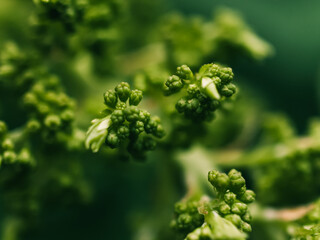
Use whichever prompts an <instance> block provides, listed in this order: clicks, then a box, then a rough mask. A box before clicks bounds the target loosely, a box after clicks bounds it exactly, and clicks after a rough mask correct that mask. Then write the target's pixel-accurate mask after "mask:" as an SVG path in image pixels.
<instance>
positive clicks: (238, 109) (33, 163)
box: [0, 0, 320, 240]
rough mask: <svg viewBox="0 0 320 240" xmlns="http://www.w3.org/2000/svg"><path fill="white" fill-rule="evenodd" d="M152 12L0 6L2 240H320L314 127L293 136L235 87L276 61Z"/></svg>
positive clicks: (236, 20)
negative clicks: (91, 239) (299, 210)
mask: <svg viewBox="0 0 320 240" xmlns="http://www.w3.org/2000/svg"><path fill="white" fill-rule="evenodd" d="M160 6H162V2H161V1H160V0H155V1H150V0H149V1H148V0H128V1H124V0H108V1H104V0H34V1H22V0H3V1H0V26H1V29H2V30H1V34H0V47H1V51H0V119H1V121H0V208H1V209H0V210H1V213H2V214H1V218H0V222H1V226H0V239H3V240H13V239H14V240H24V239H39V238H41V239H43V238H46V237H47V235H45V234H48V236H49V237H48V238H50V236H51V235H52V236H51V238H56V235H54V234H52V232H51V231H55V232H57V233H56V234H57V235H59V237H60V238H61V236H62V238H66V239H68V238H72V239H73V238H76V239H84V238H88V236H92V234H94V236H95V238H97V239H100V238H102V239H105V238H106V236H107V238H110V239H132V240H136V239H138V240H162V239H186V240H200V239H201V240H204V239H206V240H214V239H230V240H231V239H238V240H244V239H249V238H250V239H253V240H255V239H259V240H265V239H266V238H268V237H269V238H270V239H275V240H283V239H288V238H290V239H292V240H304V239H306V240H309V239H318V238H319V224H320V223H319V219H320V218H319V203H318V202H315V203H311V204H310V202H314V201H315V199H318V197H319V193H320V185H319V182H320V178H319V176H320V174H319V173H320V162H319V159H320V151H319V146H320V144H319V137H320V130H319V129H320V127H319V126H320V123H319V122H320V121H319V120H317V119H314V120H313V122H312V124H311V127H310V131H309V132H308V133H307V134H306V135H305V136H299V135H298V132H299V131H297V130H295V129H294V128H293V127H292V126H291V122H292V121H291V119H288V118H286V117H285V116H284V115H283V114H281V113H280V114H270V113H269V111H268V112H267V113H266V110H265V106H264V105H263V104H261V101H260V100H259V99H258V97H257V96H258V95H259V94H260V92H258V91H256V89H254V88H253V86H249V84H247V83H246V81H245V80H244V79H245V78H247V77H250V76H252V75H253V74H255V73H256V72H255V71H253V70H252V69H254V68H255V67H256V66H255V61H260V60H263V59H265V58H266V57H268V56H270V55H272V53H273V48H272V47H271V46H270V45H269V44H268V43H267V42H265V41H264V40H263V39H261V38H260V37H259V36H257V34H255V33H254V31H253V30H252V29H251V28H250V27H249V26H248V24H247V23H245V21H244V20H243V18H242V17H241V16H240V14H239V13H237V12H234V11H232V10H229V9H220V10H219V9H218V10H215V11H214V14H213V18H212V19H211V20H205V19H204V18H202V17H201V16H184V15H182V14H180V13H172V12H169V13H164V12H162V10H163V9H164V10H167V9H166V7H164V8H162V7H160ZM163 6H164V5H163ZM162 13H163V14H162ZM7 19H8V21H6V20H7ZM244 56H246V58H244ZM248 59H249V60H250V65H248V62H247V60H248ZM208 62H209V64H205V63H208ZM213 62H214V63H213ZM244 65H248V66H249V67H248V68H247V69H250V71H252V72H250V74H246V71H245V70H246V69H245V68H244V69H243V71H242V70H241V69H239V68H240V67H243V66H244ZM177 66H179V67H177ZM229 66H230V67H229ZM231 67H232V68H231ZM174 69H176V72H175V74H174V75H171V76H170V74H171V73H172V72H173V71H174ZM197 69H198V70H197ZM233 71H235V73H236V75H237V81H238V82H239V86H240V87H243V88H242V89H243V91H241V92H239V93H238V87H236V86H235V85H234V84H233V79H234V73H233ZM168 76H169V77H168ZM119 82H120V83H119ZM129 83H130V84H131V86H134V88H136V89H132V88H131V86H130V84H129ZM237 85H238V84H237ZM113 86H115V87H113ZM251 88H253V89H251ZM102 89H109V90H107V91H106V92H105V93H104V94H103V100H102V99H99V98H100V97H101V96H99V92H101V91H102ZM236 92H237V94H236ZM97 93H98V94H97ZM281 96H282V95H281ZM279 108H281V107H279ZM99 111H100V115H99V116H98V117H97V116H96V113H97V112H99ZM151 113H152V114H151ZM157 116H159V117H157ZM213 118H215V119H214V120H213ZM91 119H93V120H92V121H91V122H92V124H91V125H90V126H89V122H90V120H91ZM160 119H161V121H160ZM162 124H163V125H162ZM165 135H166V136H165ZM85 148H87V149H90V150H91V151H85ZM92 152H94V153H96V152H99V153H97V154H92ZM147 152H149V153H148V154H147ZM147 156H148V157H149V161H147V162H145V163H144V164H137V163H135V162H129V163H128V162H123V161H119V160H127V159H128V157H132V158H134V159H135V160H138V161H142V160H145V159H146V158H147ZM234 168H237V169H239V170H240V171H241V172H243V173H244V176H245V177H246V180H247V181H245V179H244V177H243V176H242V175H241V173H240V172H239V171H237V170H235V169H234ZM209 169H221V171H227V170H230V169H232V170H230V171H229V172H228V174H226V173H223V172H220V171H218V170H212V171H210V172H209V173H208V178H206V174H207V172H208V170H209ZM208 183H210V184H208ZM247 186H248V187H250V188H252V189H253V190H254V191H252V190H248V189H247ZM184 192H185V193H186V194H185V197H184V198H183V199H182V200H181V201H179V202H177V200H178V199H180V198H181V195H182V194H184ZM255 193H257V201H256V203H254V204H252V205H250V204H251V203H253V202H254V201H255V198H256V195H255ZM93 196H94V198H92V197H93ZM175 202H177V203H176V204H175V207H174V217H173V220H172V221H171V224H170V219H171V218H172V212H171V210H170V209H171V208H172V206H173V205H174V203H175ZM297 204H305V205H306V204H307V206H311V207H310V208H308V212H306V213H305V214H304V215H303V216H302V215H301V214H300V215H299V214H296V213H295V212H294V211H293V210H287V209H284V210H283V209H274V208H272V207H277V208H279V207H288V206H291V207H296V206H295V205H297ZM287 211H289V212H290V213H291V211H292V212H293V213H295V214H296V215H299V216H298V217H297V216H294V217H283V215H282V214H283V212H287ZM295 214H293V215H295ZM79 216H80V217H79ZM69 217H70V218H69ZM70 219H72V221H70ZM78 219H79V220H78ZM69 221H70V223H69ZM98 222H99V224H98ZM65 223H68V224H65ZM169 225H171V230H173V231H170V227H169ZM83 226H85V227H83ZM101 226H103V227H101ZM130 227H132V229H130ZM74 229H76V230H74ZM84 232H85V234H83V233H84ZM44 233H45V234H44ZM278 233H280V234H278ZM68 234H69V235H68ZM173 234H175V235H173ZM70 235H72V236H70ZM39 236H40V237H39ZM279 236H281V237H279Z"/></svg>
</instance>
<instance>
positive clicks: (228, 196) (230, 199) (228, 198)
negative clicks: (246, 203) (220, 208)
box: [224, 192, 237, 205]
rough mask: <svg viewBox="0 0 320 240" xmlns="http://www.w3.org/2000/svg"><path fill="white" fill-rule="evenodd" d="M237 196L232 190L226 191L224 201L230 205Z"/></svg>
mask: <svg viewBox="0 0 320 240" xmlns="http://www.w3.org/2000/svg"><path fill="white" fill-rule="evenodd" d="M236 198H237V196H236V195H235V194H234V193H233V192H227V193H226V194H225V195H224V201H225V202H226V203H228V204H230V205H232V204H233V203H234V201H235V200H236Z"/></svg>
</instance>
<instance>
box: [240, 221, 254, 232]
mask: <svg viewBox="0 0 320 240" xmlns="http://www.w3.org/2000/svg"><path fill="white" fill-rule="evenodd" d="M240 228H241V230H242V231H244V232H251V231H252V229H251V226H250V224H249V223H246V222H244V221H241V225H240Z"/></svg>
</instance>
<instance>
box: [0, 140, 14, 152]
mask: <svg viewBox="0 0 320 240" xmlns="http://www.w3.org/2000/svg"><path fill="white" fill-rule="evenodd" d="M1 145H2V148H3V149H4V150H12V149H13V147H14V145H13V142H12V141H11V139H9V138H6V139H5V140H4V141H3V142H2V144H1Z"/></svg>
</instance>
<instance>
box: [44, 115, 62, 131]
mask: <svg viewBox="0 0 320 240" xmlns="http://www.w3.org/2000/svg"><path fill="white" fill-rule="evenodd" d="M44 125H45V126H46V127H48V128H49V129H52V130H56V129H58V128H59V126H60V125H61V119H60V118H59V117H58V116H57V115H48V116H47V117H46V118H45V120H44Z"/></svg>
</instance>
